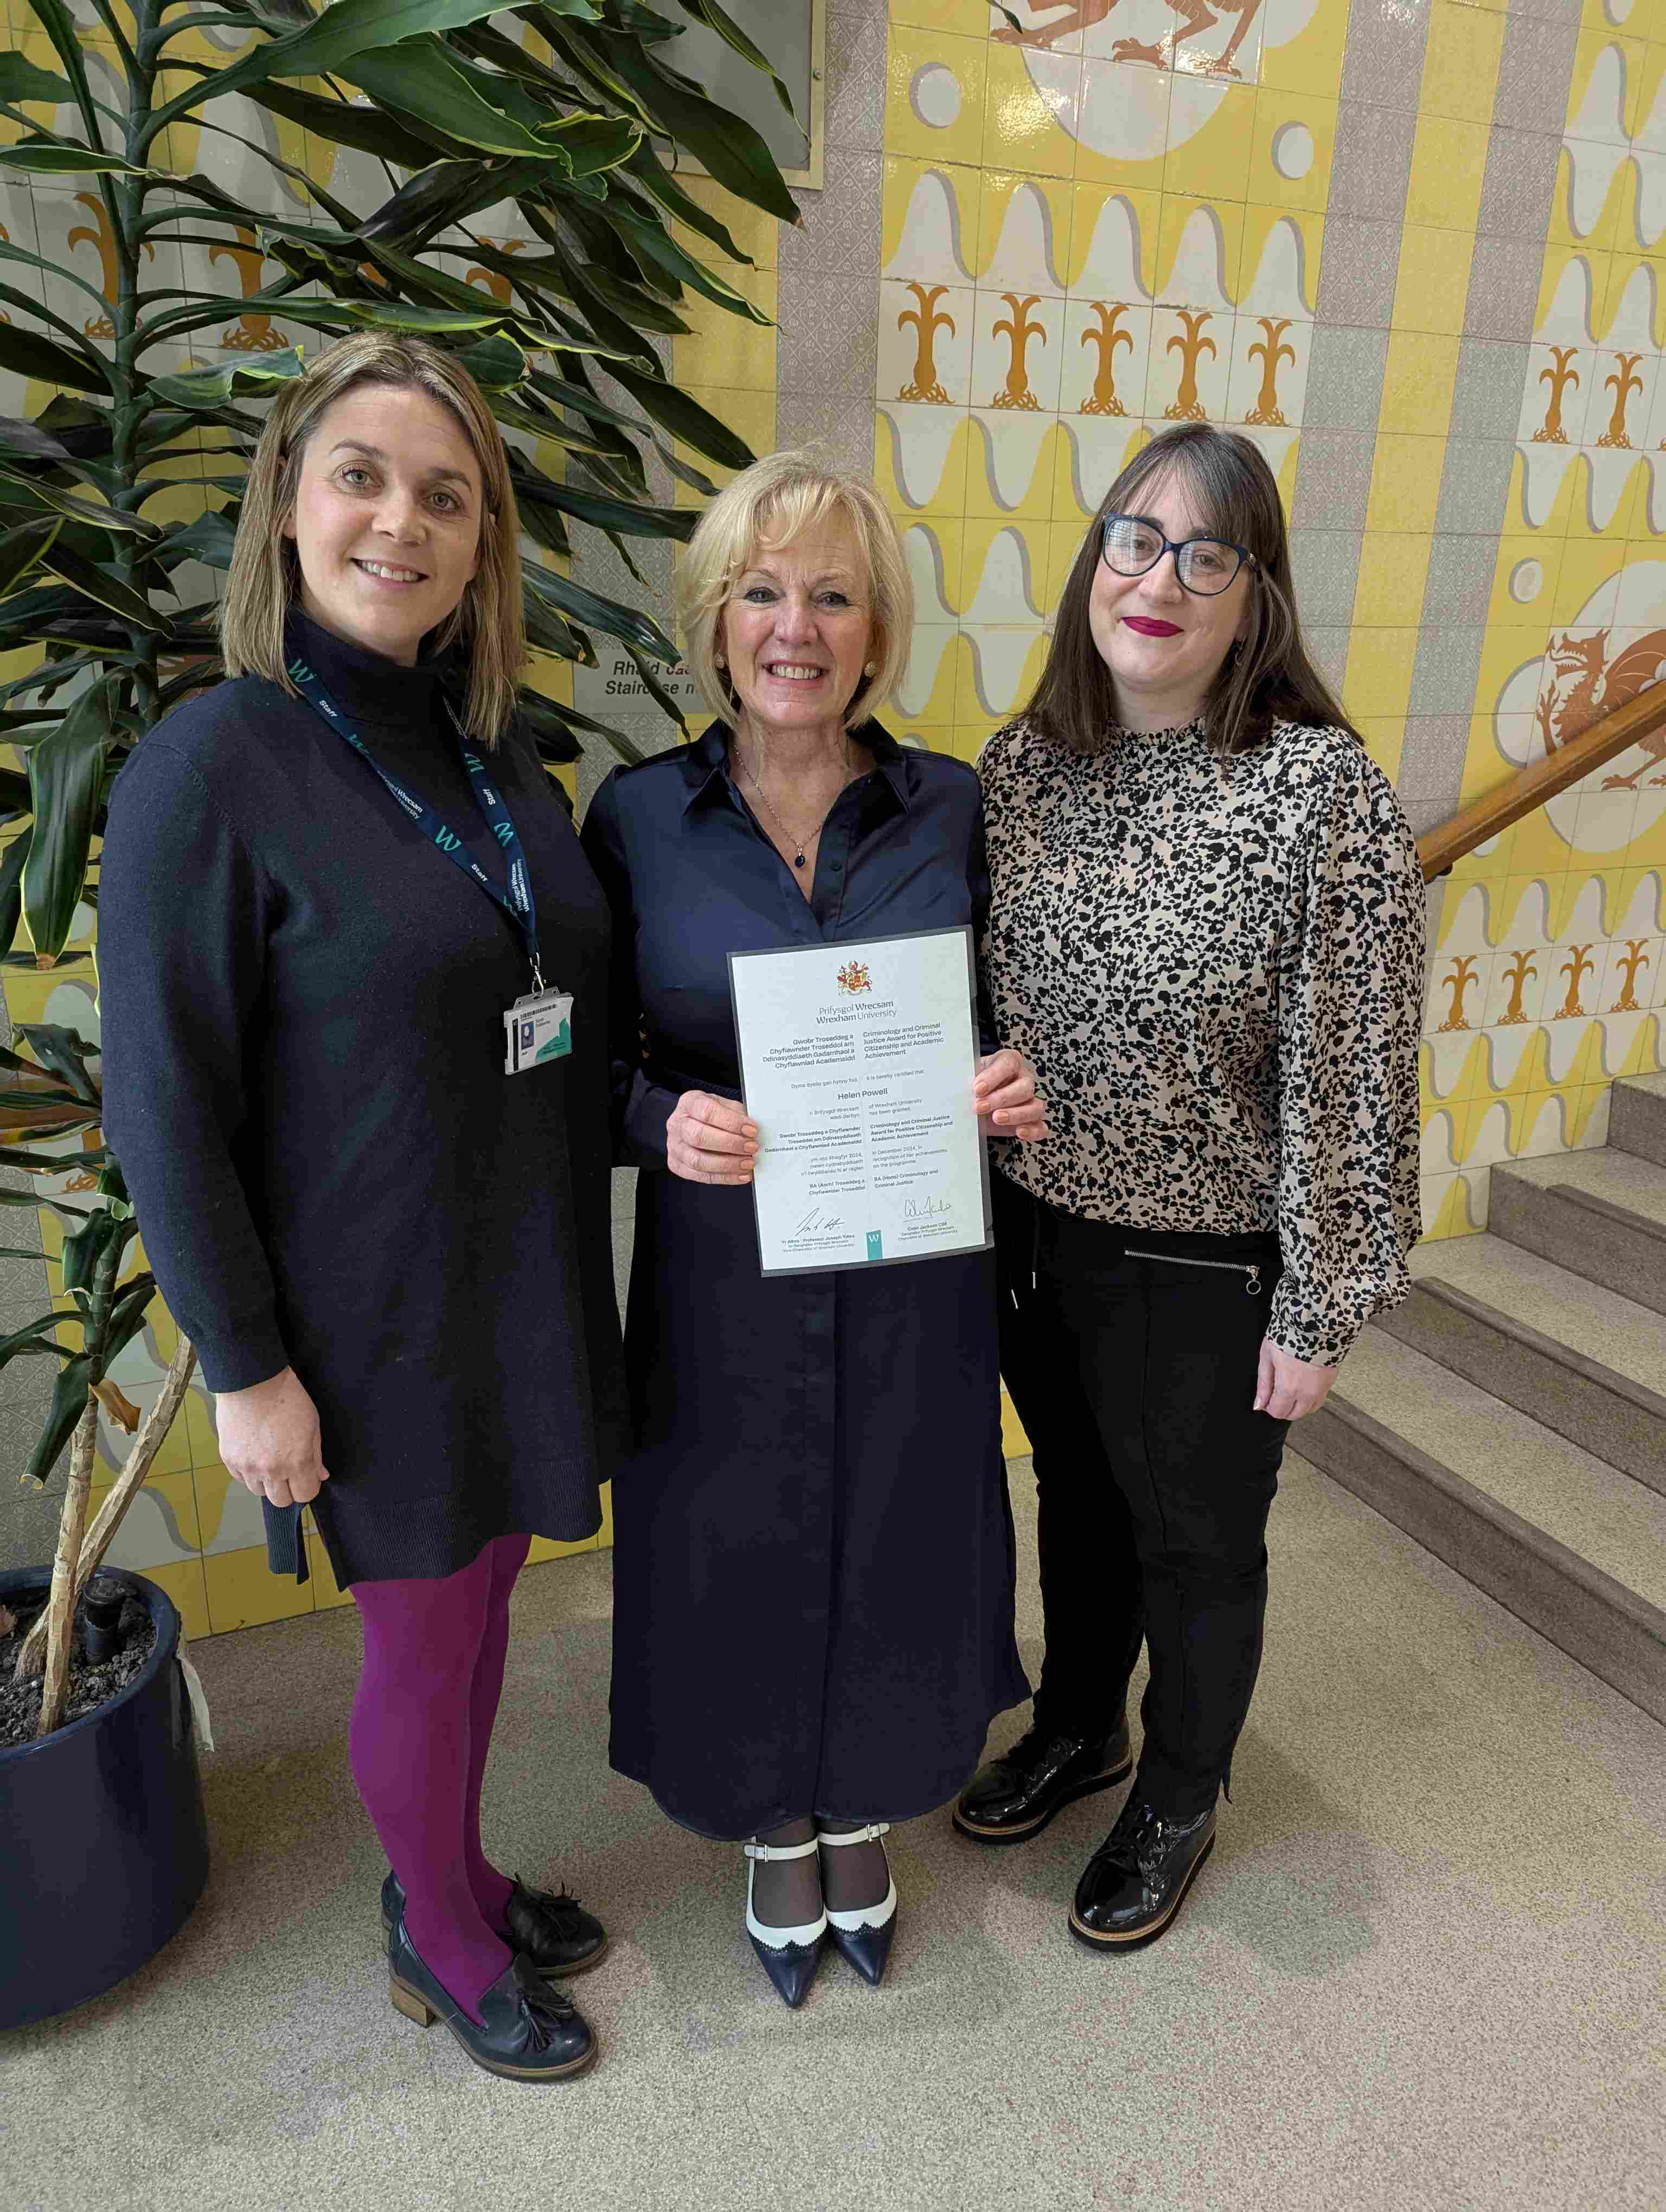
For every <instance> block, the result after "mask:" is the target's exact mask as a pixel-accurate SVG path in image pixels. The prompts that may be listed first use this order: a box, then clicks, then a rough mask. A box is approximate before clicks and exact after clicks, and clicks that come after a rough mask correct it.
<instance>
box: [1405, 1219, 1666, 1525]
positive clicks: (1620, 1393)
mask: <svg viewBox="0 0 1666 2212" xmlns="http://www.w3.org/2000/svg"><path fill="white" fill-rule="evenodd" d="M1412 1273H1413V1276H1414V1278H1415V1281H1414V1287H1413V1291H1412V1295H1411V1297H1409V1298H1408V1300H1407V1301H1406V1303H1405V1304H1404V1305H1402V1306H1399V1307H1396V1308H1395V1310H1394V1311H1393V1312H1392V1313H1388V1314H1383V1315H1382V1316H1379V1317H1378V1320H1377V1324H1376V1325H1377V1328H1379V1329H1381V1330H1382V1331H1383V1333H1384V1334H1387V1335H1389V1336H1392V1337H1395V1339H1397V1340H1399V1341H1400V1342H1401V1343H1402V1344H1408V1345H1409V1346H1411V1347H1412V1349H1413V1350H1414V1351H1416V1352H1423V1353H1426V1355H1427V1356H1428V1357H1429V1358H1432V1359H1435V1360H1438V1362H1439V1363H1440V1364H1441V1365H1442V1366H1443V1367H1447V1368H1450V1369H1451V1370H1453V1372H1454V1373H1456V1374H1458V1375H1462V1376H1467V1377H1468V1380H1469V1381H1470V1382H1471V1383H1479V1384H1480V1385H1481V1388H1482V1389H1487V1390H1490V1391H1492V1392H1493V1395H1495V1396H1497V1397H1499V1398H1502V1399H1503V1400H1504V1401H1505V1403H1506V1404H1507V1405H1511V1406H1514V1407H1517V1409H1518V1410H1519V1411H1521V1412H1522V1413H1528V1414H1530V1415H1531V1416H1532V1418H1533V1419H1535V1421H1541V1422H1542V1423H1543V1424H1544V1425H1545V1426H1546V1427H1547V1428H1549V1429H1554V1430H1555V1431H1556V1432H1557V1434H1558V1435H1559V1436H1564V1437H1571V1438H1572V1441H1573V1442H1574V1443H1577V1444H1580V1445H1582V1446H1583V1447H1584V1449H1586V1450H1587V1451H1591V1452H1595V1453H1596V1455H1597V1457H1598V1458H1599V1459H1604V1460H1606V1461H1607V1462H1608V1464H1609V1466H1611V1467H1617V1468H1620V1469H1621V1470H1622V1471H1623V1472H1624V1473H1625V1474H1629V1475H1633V1476H1634V1477H1635V1478H1636V1480H1638V1481H1639V1482H1645V1483H1647V1484H1648V1485H1649V1486H1650V1488H1651V1489H1653V1490H1657V1491H1659V1492H1662V1493H1663V1494H1666V1396H1663V1395H1661V1392H1660V1390H1659V1389H1658V1388H1657V1385H1659V1384H1661V1383H1666V1316H1662V1315H1660V1314H1657V1313H1654V1312H1651V1310H1649V1308H1647V1307H1646V1306H1640V1305H1639V1304H1636V1303H1635V1302H1634V1301H1633V1299H1630V1298H1623V1297H1620V1296H1619V1295H1618V1294H1617V1293H1616V1292H1614V1291H1608V1290H1604V1289H1603V1288H1602V1285H1600V1284H1597V1283H1591V1282H1587V1281H1586V1280H1585V1279H1584V1277H1583V1276H1579V1275H1573V1274H1570V1273H1568V1271H1567V1270H1566V1268H1565V1267H1557V1266H1556V1264H1555V1262H1554V1261H1550V1260H1545V1259H1541V1257H1540V1256H1539V1255H1538V1254H1537V1253H1535V1252H1529V1251H1526V1250H1524V1249H1523V1248H1522V1247H1521V1246H1520V1245H1518V1244H1510V1243H1505V1240H1504V1239H1503V1238H1502V1237H1493V1236H1486V1237H1449V1238H1446V1239H1444V1240H1443V1241H1442V1242H1441V1243H1437V1244H1425V1245H1420V1246H1419V1248H1418V1249H1417V1250H1416V1251H1414V1253H1413V1255H1412Z"/></svg>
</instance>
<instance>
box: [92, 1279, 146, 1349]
mask: <svg viewBox="0 0 1666 2212" xmlns="http://www.w3.org/2000/svg"><path fill="white" fill-rule="evenodd" d="M155 1295H156V1278H155V1276H154V1275H148V1274H140V1275H135V1276H134V1278H133V1279H132V1281H131V1283H124V1284H123V1285H122V1286H121V1289H120V1291H119V1292H118V1293H117V1296H116V1301H115V1304H114V1305H113V1306H112V1308H111V1310H110V1327H109V1331H108V1333H107V1334H106V1337H105V1340H104V1363H105V1365H106V1367H107V1366H108V1365H109V1364H110V1363H111V1362H112V1360H113V1359H114V1358H116V1356H117V1354H118V1353H119V1352H125V1350H126V1349H127V1347H128V1346H129V1345H130V1344H131V1342H132V1341H133V1339H134V1338H135V1337H136V1336H137V1334H138V1333H139V1331H140V1330H141V1329H142V1328H143V1327H144V1324H145V1316H147V1315H148V1314H149V1311H150V1306H151V1301H152V1300H153V1299H154V1298H155Z"/></svg>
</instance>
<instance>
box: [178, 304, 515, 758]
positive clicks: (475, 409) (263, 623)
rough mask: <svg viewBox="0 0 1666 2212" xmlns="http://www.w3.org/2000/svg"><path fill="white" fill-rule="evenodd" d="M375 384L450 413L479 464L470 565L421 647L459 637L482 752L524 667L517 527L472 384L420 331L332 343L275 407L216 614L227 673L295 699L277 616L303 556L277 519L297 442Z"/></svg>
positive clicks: (361, 335) (300, 445)
mask: <svg viewBox="0 0 1666 2212" xmlns="http://www.w3.org/2000/svg"><path fill="white" fill-rule="evenodd" d="M374 384H380V385H386V386H387V387H388V388H389V389H390V390H392V391H396V392H427V393H428V395H429V398H431V399H436V400H438V401H439V403H440V404H441V406H442V407H446V408H448V409H449V410H451V412H452V414H453V415H454V416H456V418H457V420H458V422H459V424H460V426H461V428H462V431H463V435H464V436H465V438H466V439H467V440H468V441H469V445H470V447H471V449H472V451H473V453H474V458H475V460H476V461H477V464H478V465H479V469H480V482H481V487H482V489H483V494H484V500H485V512H484V513H483V515H482V516H481V519H480V565H479V567H478V568H477V570H476V571H475V574H473V576H472V577H471V579H470V580H469V582H468V585H467V586H466V587H465V591H464V593H463V597H462V599H461V601H460V602H459V605H458V606H457V608H456V610H455V611H453V613H452V614H451V615H449V616H448V617H447V619H446V620H445V621H444V622H443V623H441V625H440V627H439V629H437V630H435V632H434V633H433V635H432V638H431V640H430V650H431V651H436V652H437V651H443V650H444V649H445V647H447V646H450V645H453V644H456V643H460V645H461V647H462V653H463V659H464V662H465V665H466V667H467V670H468V700H467V708H466V711H465V716H464V723H465V729H466V731H467V733H468V735H469V737H470V738H471V739H472V740H473V741H474V743H475V744H479V745H484V746H487V747H490V746H492V745H495V744H496V743H497V739H498V737H499V734H500V733H501V732H502V730H503V729H504V728H505V727H506V726H507V725H508V721H509V718H510V716H511V715H512V714H513V713H514V704H515V693H516V690H517V688H518V685H519V684H520V671H521V670H522V669H523V668H524V667H525V665H526V624H525V619H524V617H523V615H522V611H521V604H520V520H519V519H518V517H517V515H516V513H515V500H514V487H513V485H512V484H511V483H510V479H509V463H508V455H507V454H506V453H505V452H504V449H503V440H502V436H501V435H499V432H498V428H497V424H496V422H495V421H494V420H493V419H492V411H491V409H490V408H489V406H488V405H487V404H486V402H485V399H484V398H483V396H482V393H481V390H480V387H479V386H478V385H477V383H476V382H475V380H474V379H473V378H472V377H471V375H470V374H469V373H468V371H467V369H465V368H463V366H462V365H461V363H460V362H458V361H456V360H455V359H454V358H453V356H451V355H450V354H447V353H444V352H442V351H441V349H440V348H439V347H438V346H435V345H430V344H429V343H428V342H427V340H426V339H423V338H413V337H393V336H391V335H390V334H389V333H387V332H386V331H358V332H356V334H355V335H354V336H353V337H345V338H339V339H337V342H336V343H335V344H334V345H331V346H328V347H326V348H325V350H324V351H323V352H322V353H321V354H319V357H318V359H317V360H316V361H315V362H313V364H312V366H311V367H310V368H308V369H307V370H306V371H305V373H304V374H302V375H301V376H298V377H296V379H295V381H294V382H293V383H292V384H286V385H285V386H284V387H283V391H282V392H280V394H279V395H278V397H277V400H276V401H275V402H274V403H273V405H272V408H271V412H270V413H269V414H268V415H267V416H266V420H265V422H264V424H263V425H262V427H261V431H260V438H259V441H258V444H257V445H256V447H255V451H254V460H253V462H252V465H251V467H250V470H249V475H248V482H247V484H246V488H245V489H244V493H243V512H242V515H241V518H240V520H239V522H238V526H237V539H236V543H235V544H234V546H233V548H232V556H231V574H230V576H229V578H228V580H227V585H226V598H225V604H224V605H223V606H222V609H221V613H220V636H221V644H222V655H223V658H224V660H225V664H226V673H227V675H228V676H264V677H265V678H268V679H269V680H270V681H271V683H273V684H281V685H282V686H283V690H286V691H288V692H289V693H291V694H292V695H294V694H295V685H294V684H292V683H291V682H290V681H289V671H288V668H287V667H286V665H285V662H284V657H283V623H284V618H285V617H286V616H287V615H288V614H289V610H290V608H291V607H293V606H298V605H300V603H301V563H300V561H299V558H298V557H297V555H296V552H295V540H294V538H286V537H285V536H284V534H283V528H284V525H285V524H286V523H287V522H288V521H289V520H290V518H291V516H292V515H293V514H294V513H295V495H296V494H297V492H298V491H299V489H300V488H301V460H302V458H303V456H304V455H305V453H306V451H307V442H308V441H309V440H310V439H311V437H312V436H313V432H314V431H315V430H316V429H317V428H318V427H319V423H320V422H322V420H323V418H324V416H325V412H326V411H327V410H328V409H329V408H331V406H332V405H333V404H335V402H336V401H337V399H339V398H342V396H343V395H344V393H346V392H354V391H356V390H358V389H359V388H360V387H362V386H364V385H374Z"/></svg>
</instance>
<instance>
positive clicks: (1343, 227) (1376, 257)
mask: <svg viewBox="0 0 1666 2212" xmlns="http://www.w3.org/2000/svg"><path fill="white" fill-rule="evenodd" d="M1399 265H1400V225H1399V223H1398V222H1362V221H1360V220H1359V218H1358V217H1357V216H1332V217H1329V218H1328V219H1327V221H1326V223H1325V255H1324V259H1323V261H1322V263H1321V264H1320V267H1319V306H1318V319H1319V320H1320V322H1322V323H1347V324H1351V325H1354V326H1356V327H1362V328H1365V329H1367V330H1379V331H1385V330H1387V328H1388V327H1389V323H1390V321H1391V320H1392V319H1393V314H1394V287H1395V276H1396V274H1397V272H1398V270H1399Z"/></svg>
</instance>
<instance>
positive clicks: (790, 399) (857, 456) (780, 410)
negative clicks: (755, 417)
mask: <svg viewBox="0 0 1666 2212" xmlns="http://www.w3.org/2000/svg"><path fill="white" fill-rule="evenodd" d="M775 443H776V445H777V447H787V446H808V447H810V448H811V450H812V452H813V453H815V454H816V456H817V458H818V459H820V460H824V461H825V462H826V464H827V465H828V466H829V467H830V468H836V469H854V471H855V472H856V473H857V475H858V476H864V477H866V476H872V475H873V400H872V398H864V399H841V400H830V399H827V398H821V397H818V395H817V394H816V393H814V392H781V394H780V396H779V397H778V398H777V399H776V401H775Z"/></svg>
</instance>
